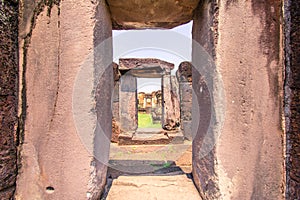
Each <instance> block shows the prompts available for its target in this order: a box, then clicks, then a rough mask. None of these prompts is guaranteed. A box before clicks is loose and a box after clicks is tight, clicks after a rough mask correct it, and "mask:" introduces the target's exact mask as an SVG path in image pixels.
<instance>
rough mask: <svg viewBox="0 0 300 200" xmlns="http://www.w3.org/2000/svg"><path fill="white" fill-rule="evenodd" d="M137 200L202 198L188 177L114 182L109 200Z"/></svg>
mask: <svg viewBox="0 0 300 200" xmlns="http://www.w3.org/2000/svg"><path fill="white" fill-rule="evenodd" d="M122 194H126V195H122ZM136 199H160V200H170V199H182V200H192V199H195V200H196V199H199V200H200V199H201V198H200V196H199V194H198V192H197V190H196V188H195V187H194V184H193V181H192V180H191V179H189V178H187V177H186V175H177V176H120V177H119V178H118V179H116V180H114V181H113V184H112V188H111V190H110V191H109V194H108V197H107V200H136Z"/></svg>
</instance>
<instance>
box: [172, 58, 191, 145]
mask: <svg viewBox="0 0 300 200" xmlns="http://www.w3.org/2000/svg"><path fill="white" fill-rule="evenodd" d="M176 76H177V79H178V82H179V96H180V127H181V129H182V131H183V134H184V136H185V138H187V139H188V140H192V139H193V136H192V99H193V98H192V64H191V63H190V62H182V63H181V64H180V65H179V68H178V70H177V72H176Z"/></svg>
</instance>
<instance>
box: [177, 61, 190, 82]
mask: <svg viewBox="0 0 300 200" xmlns="http://www.w3.org/2000/svg"><path fill="white" fill-rule="evenodd" d="M176 77H177V79H178V81H179V82H192V63H190V62H187V61H185V62H182V63H180V65H179V67H178V70H177V71H176Z"/></svg>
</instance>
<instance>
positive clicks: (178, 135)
mask: <svg viewBox="0 0 300 200" xmlns="http://www.w3.org/2000/svg"><path fill="white" fill-rule="evenodd" d="M183 142H184V135H183V133H182V132H181V131H179V130H176V131H165V130H158V131H155V132H150V131H145V130H140V129H138V130H137V131H136V132H134V133H126V134H120V135H119V143H118V144H119V145H147V144H183Z"/></svg>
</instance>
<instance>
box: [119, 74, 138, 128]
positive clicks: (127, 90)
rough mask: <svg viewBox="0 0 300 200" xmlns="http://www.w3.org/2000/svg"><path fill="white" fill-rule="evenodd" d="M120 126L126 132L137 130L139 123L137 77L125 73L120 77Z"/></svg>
mask: <svg viewBox="0 0 300 200" xmlns="http://www.w3.org/2000/svg"><path fill="white" fill-rule="evenodd" d="M119 95H120V108H119V109H120V110H119V112H120V126H121V127H120V128H121V130H122V131H124V132H132V131H135V130H136V129H137V127H138V124H137V112H138V108H137V78H136V77H134V76H132V75H129V74H125V75H123V76H122V77H121V79H120V93H119Z"/></svg>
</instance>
